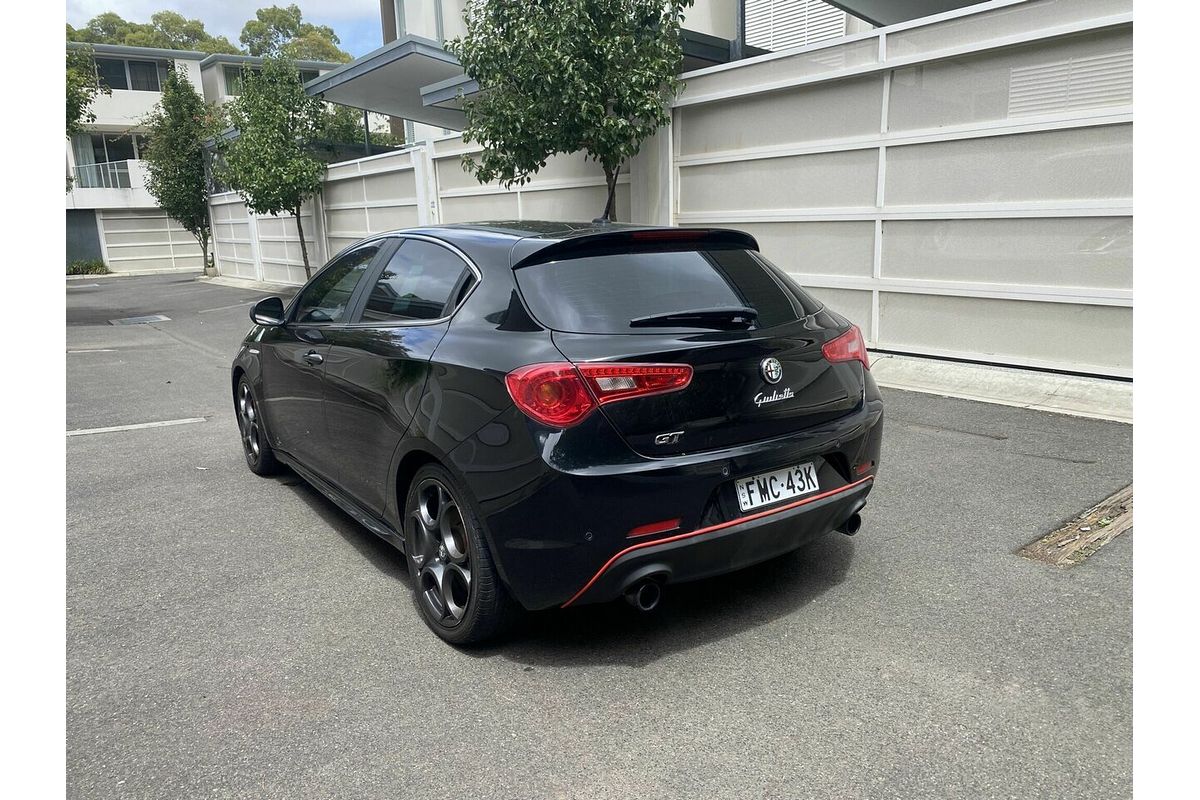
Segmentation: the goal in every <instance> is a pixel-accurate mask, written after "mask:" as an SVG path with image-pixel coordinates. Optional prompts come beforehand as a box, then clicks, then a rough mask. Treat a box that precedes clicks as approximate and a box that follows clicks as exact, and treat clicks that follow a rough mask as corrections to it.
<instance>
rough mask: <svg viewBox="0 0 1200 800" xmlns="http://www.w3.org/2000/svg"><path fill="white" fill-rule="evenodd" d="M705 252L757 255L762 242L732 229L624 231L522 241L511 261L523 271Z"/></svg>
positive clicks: (513, 250) (517, 244) (513, 266)
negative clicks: (607, 258) (617, 257)
mask: <svg viewBox="0 0 1200 800" xmlns="http://www.w3.org/2000/svg"><path fill="white" fill-rule="evenodd" d="M705 249H722V250H728V249H735V250H754V251H757V250H758V241H757V240H756V239H755V238H754V237H753V236H751V235H750V234H748V233H745V232H743V231H735V230H731V229H728V228H633V229H630V228H623V229H618V230H613V231H600V232H594V233H592V232H589V233H587V234H583V235H579V236H570V237H567V238H564V239H549V238H541V237H529V238H525V239H521V240H520V241H518V242H517V243H516V244H515V245H513V249H512V254H511V259H512V268H513V269H520V268H521V267H528V266H531V265H533V264H544V263H546V262H547V261H561V260H562V259H566V258H582V257H584V256H591V255H607V254H611V253H628V252H631V251H633V252H642V253H644V252H663V251H670V250H705Z"/></svg>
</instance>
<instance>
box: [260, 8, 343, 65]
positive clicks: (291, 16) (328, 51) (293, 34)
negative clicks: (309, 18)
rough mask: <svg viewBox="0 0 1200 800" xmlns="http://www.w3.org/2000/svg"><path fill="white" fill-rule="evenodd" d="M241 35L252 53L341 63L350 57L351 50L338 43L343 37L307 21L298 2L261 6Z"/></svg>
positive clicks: (326, 26) (324, 26)
mask: <svg viewBox="0 0 1200 800" xmlns="http://www.w3.org/2000/svg"><path fill="white" fill-rule="evenodd" d="M239 39H240V41H241V43H242V44H243V45H245V47H246V50H247V51H248V52H249V53H250V55H252V56H285V57H287V58H291V59H296V60H311V61H335V62H339V63H345V62H347V61H349V60H350V54H349V53H347V52H346V51H344V50H342V49H341V48H339V47H338V45H339V44H341V40H340V39H338V37H337V34H336V33H334V32H333V28H331V27H329V26H328V25H313V24H312V23H309V22H305V21H304V20H303V18H302V14H301V12H300V7H299V6H296V5H290V6H288V7H287V8H280V7H279V6H270V7H269V8H260V9H259V10H258V11H256V12H254V19H252V20H250V21H249V22H247V23H246V24H245V26H244V27H243V28H242V35H241V36H240V37H239Z"/></svg>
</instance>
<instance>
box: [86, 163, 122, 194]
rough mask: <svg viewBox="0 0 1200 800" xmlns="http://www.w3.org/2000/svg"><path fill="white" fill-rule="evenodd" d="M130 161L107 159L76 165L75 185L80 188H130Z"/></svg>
mask: <svg viewBox="0 0 1200 800" xmlns="http://www.w3.org/2000/svg"><path fill="white" fill-rule="evenodd" d="M132 185H133V184H132V183H130V181H129V162H128V161H106V162H104V163H101V164H81V165H79V166H76V167H75V186H76V187H77V188H79V189H129V188H131V187H132Z"/></svg>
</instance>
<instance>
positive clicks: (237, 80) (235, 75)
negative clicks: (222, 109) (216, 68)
mask: <svg viewBox="0 0 1200 800" xmlns="http://www.w3.org/2000/svg"><path fill="white" fill-rule="evenodd" d="M223 71H224V73H225V94H227V95H229V96H231V97H237V96H238V95H239V94H241V93H242V68H241V67H235V66H233V65H230V64H226V65H225V66H224V67H223Z"/></svg>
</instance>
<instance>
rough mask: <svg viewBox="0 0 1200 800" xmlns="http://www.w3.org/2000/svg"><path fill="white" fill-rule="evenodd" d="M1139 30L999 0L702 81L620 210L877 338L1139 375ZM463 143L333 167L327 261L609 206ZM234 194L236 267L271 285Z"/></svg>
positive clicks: (1118, 16) (228, 232)
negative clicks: (394, 236) (383, 237)
mask: <svg viewBox="0 0 1200 800" xmlns="http://www.w3.org/2000/svg"><path fill="white" fill-rule="evenodd" d="M1131 41H1132V10H1131V3H1130V0H1028V1H1026V0H993V1H992V2H989V3H983V4H979V5H976V6H971V7H968V8H965V9H960V10H959V11H954V12H948V13H946V14H942V15H938V16H935V17H929V18H926V19H923V20H918V21H915V22H913V23H905V24H902V25H896V26H891V27H889V28H882V29H879V30H875V31H871V32H868V33H863V34H855V35H851V36H848V37H843V38H841V39H836V40H831V41H828V42H821V43H818V44H816V45H810V46H807V47H801V48H797V49H793V50H788V51H784V52H781V53H772V54H770V55H767V56H762V57H758V58H753V59H747V60H745V61H740V62H736V63H734V64H729V65H723V66H719V67H712V68H709V69H705V70H699V71H697V72H693V73H690V74H688V75H685V76H684V77H685V80H686V84H687V86H686V90H685V92H684V93H683V95H682V96H681V97H680V98H679V100H678V101H677V103H676V107H675V109H674V112H673V121H672V124H671V126H670V129H669V130H667V131H665V132H664V133H663V134H661V135H659V136H658V137H656V138H655V139H654V140H651V141H650V142H647V143H646V145H645V146H644V147H643V152H642V154H641V155H639V157H638V158H636V159H634V163H633V174H632V177H630V176H629V175H625V176H623V177H622V185H621V187H620V191H619V199H618V211H619V216H620V217H621V218H625V219H628V218H630V212H631V211H632V218H633V219H635V220H636V221H639V222H651V223H658V224H677V225H690V226H700V225H705V226H707V225H716V226H729V227H736V228H740V229H743V230H747V231H749V232H751V233H753V234H754V235H755V236H756V237H757V238H758V240H759V242H760V244H761V246H762V249H763V251H764V252H765V253H766V254H767V255H768V256H769V257H770V258H771V259H772V260H774V261H775V262H777V263H779V264H780V266H782V267H784V268H785V269H787V270H788V271H790V272H791V273H793V274H795V275H796V276H797V277H798V278H799V280H800V281H801V282H802V283H804V284H805V285H807V286H809V287H811V288H812V289H813V291H814V293H816V294H818V295H819V296H821V297H822V298H824V299H825V300H827V301H828V302H829V303H830V304H831V305H832V306H833V307H835V308H837V309H838V310H840V311H842V312H843V313H845V314H846V315H847V316H849V317H851V318H852V319H853V320H854V321H855V322H857V323H858V324H859V325H860V326H861V327H862V329H863V331H864V333H865V335H866V337H867V340H868V345H869V346H870V347H872V348H874V349H882V350H891V351H895V352H902V353H913V354H918V355H931V356H945V357H952V358H961V359H969V360H978V361H985V362H995V363H1002V364H1011V365H1018V366H1028V367H1041V368H1049V369H1055V370H1066V371H1077V372H1087V373H1096V374H1102V375H1111V376H1121V377H1125V376H1129V375H1131V374H1132V355H1131V345H1132V306H1133V292H1132V285H1133V283H1132V281H1133V269H1132V152H1131V136H1132V122H1133V111H1132V59H1131V55H1130V54H1131ZM465 149H468V148H464V146H463V144H462V142H461V140H460V139H458V138H451V139H444V140H440V141H436V142H434V143H432V144H430V145H423V146H420V147H416V148H413V149H410V150H408V151H405V152H402V153H396V154H387V155H384V156H376V157H374V158H367V159H362V160H360V161H354V162H347V163H344V164H338V165H333V166H331V167H330V169H329V179H328V182H327V184H326V190H325V193H324V196H323V197H322V198H321V200H320V201H319V202H318V203H317V204H316V214H315V219H314V223H315V224H314V225H313V227H312V228H310V227H309V226H307V225H306V231H307V230H314V231H315V236H319V237H321V238H320V239H319V241H320V242H321V245H322V248H323V252H324V253H327V254H332V253H334V252H336V251H337V250H339V249H341V247H344V246H345V245H346V244H349V243H350V242H351V241H354V240H355V239H357V238H360V237H362V236H364V235H367V234H369V233H375V232H379V231H382V230H387V229H390V228H396V227H404V226H407V225H413V224H430V223H437V222H458V221H467V220H485V219H513V218H515V219H522V218H530V219H535V218H542V219H591V218H593V217H595V216H597V215H598V214H599V213H600V212H601V209H602V206H603V199H604V187H603V177H602V174H601V171H600V169H599V168H598V167H597V166H596V165H595V164H594V163H590V162H585V161H584V160H583V159H582V158H581V157H580V156H570V157H559V158H556V159H554V160H553V161H552V162H551V163H550V164H548V165H547V167H546V168H545V169H543V170H542V171H541V172H540V173H539V174H538V175H537V176H536V178H535V179H534V180H533V181H532V182H530V183H529V184H526V185H525V186H523V187H520V188H518V189H514V190H512V191H506V190H502V189H500V188H499V187H496V186H480V185H479V184H478V183H477V182H476V181H475V179H474V178H472V177H471V176H470V175H468V174H466V173H465V172H464V171H463V169H462V168H461V165H460V163H459V159H460V157H461V155H462V153H463V152H464V150H465ZM234 199H235V200H236V198H234ZM225 204H229V201H226V200H220V199H219V200H217V201H214V224H216V225H218V226H219V227H220V226H223V229H222V232H220V233H219V234H218V237H217V238H218V240H219V241H220V242H221V244H220V245H219V246H218V249H217V255H218V264H219V266H220V267H221V269H222V270H223V271H227V272H229V273H230V274H238V275H243V276H246V277H258V278H268V279H273V278H270V276H271V275H273V274H280V273H276V272H275V271H273V270H272V268H271V267H270V264H271V262H270V261H268V260H267V257H266V254H265V252H264V253H263V254H262V255H261V256H259V257H258V258H259V259H260V260H261V263H259V262H256V261H255V256H254V249H255V248H254V245H255V233H254V229H255V227H256V226H255V225H247V224H246V217H247V215H245V213H244V209H243V210H242V211H241V212H238V211H237V210H236V209H230V210H229V211H227V212H220V211H219V210H220V209H221V208H222V207H223V205H225ZM234 204H236V203H234ZM220 214H227V215H228V216H226V217H225V218H223V219H219V218H218V217H219V216H220ZM239 214H240V216H239ZM247 227H248V228H249V230H245V228H247ZM261 227H262V223H261V221H259V223H258V228H259V230H261ZM282 235H283V236H284V237H286V233H285V234H282ZM259 239H262V237H261V236H260V237H259ZM226 253H227V254H228V256H226ZM315 260H316V259H314V261H315ZM285 262H286V263H287V264H288V265H289V267H290V266H292V265H293V264H294V262H292V261H291V260H290V254H289V255H288V256H287V258H286V259H285ZM279 263H284V262H279ZM256 264H258V266H255V265H256ZM251 273H252V274H251ZM300 276H302V272H301V273H297V272H295V270H294V269H289V270H288V272H287V273H286V276H285V278H286V279H288V280H289V281H290V282H296V281H298V280H299V279H300Z"/></svg>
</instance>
